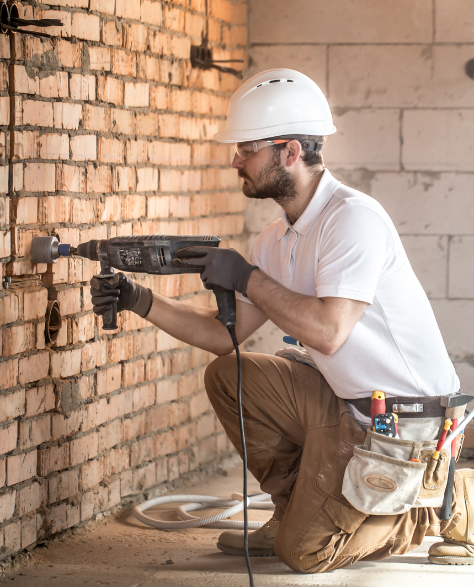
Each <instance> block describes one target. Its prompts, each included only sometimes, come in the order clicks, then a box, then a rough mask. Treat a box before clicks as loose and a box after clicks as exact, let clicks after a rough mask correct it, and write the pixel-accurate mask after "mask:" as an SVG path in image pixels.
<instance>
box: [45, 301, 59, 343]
mask: <svg viewBox="0 0 474 587" xmlns="http://www.w3.org/2000/svg"><path fill="white" fill-rule="evenodd" d="M61 324H62V320H61V310H60V307H59V302H58V301H57V300H49V302H48V308H47V310H46V324H45V338H46V342H48V343H50V344H56V341H57V340H58V335H59V329H60V328H61Z"/></svg>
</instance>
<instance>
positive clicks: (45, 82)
mask: <svg viewBox="0 0 474 587" xmlns="http://www.w3.org/2000/svg"><path fill="white" fill-rule="evenodd" d="M68 94H69V89H68V74H67V72H65V71H58V72H57V73H55V74H54V75H50V76H48V77H45V78H43V79H40V81H39V95H40V96H41V97H42V98H67V97H68ZM51 126H52V125H51Z"/></svg>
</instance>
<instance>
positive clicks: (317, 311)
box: [247, 271, 339, 354]
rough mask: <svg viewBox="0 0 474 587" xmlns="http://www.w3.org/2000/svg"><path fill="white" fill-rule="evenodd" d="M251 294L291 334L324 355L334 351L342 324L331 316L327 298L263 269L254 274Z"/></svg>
mask: <svg viewBox="0 0 474 587" xmlns="http://www.w3.org/2000/svg"><path fill="white" fill-rule="evenodd" d="M247 297H248V298H249V300H251V301H252V302H253V303H254V304H255V305H256V306H257V307H258V308H259V309H260V310H261V311H262V312H263V313H264V314H265V315H266V316H267V318H269V319H270V320H271V321H272V322H274V323H275V324H276V325H277V326H278V327H280V328H281V329H282V330H283V331H284V332H286V333H287V334H290V335H291V336H293V337H294V338H296V339H297V340H299V341H301V342H303V343H304V344H307V345H308V346H310V347H312V348H314V349H316V350H318V351H320V352H322V353H324V354H331V353H332V352H334V350H335V348H334V347H335V344H338V343H339V341H338V340H337V339H338V325H337V323H334V322H333V321H332V320H330V319H328V316H327V312H326V308H325V307H324V301H323V300H320V299H318V298H316V297H312V296H306V295H303V294H299V293H296V292H293V291H291V290H289V289H287V288H286V287H284V286H283V285H281V284H280V283H278V282H277V281H274V280H273V279H272V278H271V277H268V275H266V274H265V273H263V271H253V272H252V273H251V275H250V278H249V280H248V283H247ZM336 341H337V342H336Z"/></svg>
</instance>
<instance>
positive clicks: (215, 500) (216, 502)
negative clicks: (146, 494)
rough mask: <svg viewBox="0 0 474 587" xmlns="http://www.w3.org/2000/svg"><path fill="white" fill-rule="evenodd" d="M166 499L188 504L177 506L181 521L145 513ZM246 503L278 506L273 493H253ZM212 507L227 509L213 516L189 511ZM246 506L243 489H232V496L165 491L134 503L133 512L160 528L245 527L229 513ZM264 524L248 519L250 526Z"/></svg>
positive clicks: (264, 507) (265, 507)
mask: <svg viewBox="0 0 474 587" xmlns="http://www.w3.org/2000/svg"><path fill="white" fill-rule="evenodd" d="M166 503H182V504H187V505H181V506H178V507H176V514H177V516H178V518H180V519H181V521H175V522H173V521H172V522H169V521H164V520H157V519H155V518H150V517H149V516H146V515H145V514H144V513H143V512H146V510H149V509H150V508H152V507H155V506H157V505H162V504H166ZM247 504H248V507H249V508H252V509H258V510H273V509H275V504H274V503H273V502H272V501H270V496H269V495H268V494H267V493H258V494H256V495H250V496H249V497H248V499H247ZM209 508H227V509H225V510H224V511H223V512H219V513H217V514H213V515H212V516H206V517H205V518H199V517H197V516H193V515H191V514H189V513H188V512H192V511H197V510H203V509H209ZM243 509H244V501H243V495H242V494H241V493H233V494H232V499H231V500H226V499H222V498H220V497H213V496H210V495H165V496H164V497H155V498H154V499H149V500H148V501H145V502H144V503H142V504H141V505H137V506H135V507H134V508H133V515H134V516H135V518H137V520H140V522H142V523H143V524H146V525H147V526H151V527H153V528H158V529H160V530H181V529H182V528H197V527H200V526H205V527H206V528H224V529H226V530H229V529H232V530H243V528H244V523H243V522H239V521H238V520H226V518H230V516H233V515H234V514H237V513H239V512H241V511H242V510H243ZM264 524H265V522H249V524H248V526H249V529H251V530H257V529H258V528H261V527H262V526H263V525H264Z"/></svg>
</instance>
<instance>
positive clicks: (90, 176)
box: [86, 165, 112, 194]
mask: <svg viewBox="0 0 474 587" xmlns="http://www.w3.org/2000/svg"><path fill="white" fill-rule="evenodd" d="M86 190H87V192H88V193H102V194H107V193H110V192H111V191H112V173H111V170H110V167H107V166H105V165H99V166H98V167H97V168H96V167H95V166H94V165H88V166H87V184H86Z"/></svg>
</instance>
